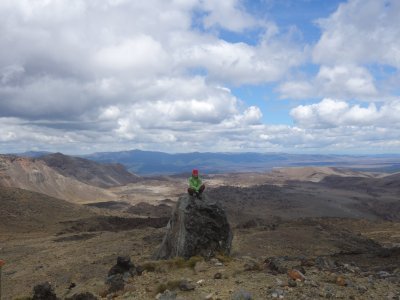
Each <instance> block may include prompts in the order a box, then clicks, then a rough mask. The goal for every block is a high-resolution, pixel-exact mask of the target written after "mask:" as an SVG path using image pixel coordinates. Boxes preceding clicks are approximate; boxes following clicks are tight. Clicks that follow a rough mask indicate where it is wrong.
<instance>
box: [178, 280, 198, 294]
mask: <svg viewBox="0 0 400 300" xmlns="http://www.w3.org/2000/svg"><path fill="white" fill-rule="evenodd" d="M195 288H196V287H195V286H194V284H192V283H190V282H189V281H187V280H182V281H181V282H179V289H180V290H181V291H185V292H187V291H193V290H194V289H195Z"/></svg>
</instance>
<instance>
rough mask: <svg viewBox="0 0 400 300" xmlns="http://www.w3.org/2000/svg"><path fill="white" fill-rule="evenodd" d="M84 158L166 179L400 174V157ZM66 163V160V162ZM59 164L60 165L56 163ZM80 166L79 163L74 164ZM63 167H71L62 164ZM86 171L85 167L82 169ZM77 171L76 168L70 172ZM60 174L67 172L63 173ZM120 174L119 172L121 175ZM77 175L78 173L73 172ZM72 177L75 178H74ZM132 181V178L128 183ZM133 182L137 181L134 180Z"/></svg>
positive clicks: (136, 153) (124, 154) (144, 154)
mask: <svg viewBox="0 0 400 300" xmlns="http://www.w3.org/2000/svg"><path fill="white" fill-rule="evenodd" d="M52 155H54V154H50V153H49V152H43V151H42V152H34V151H30V152H25V153H21V154H18V156H25V157H34V158H40V159H44V160H47V162H48V163H49V158H51V157H52ZM80 157H81V158H84V159H88V160H92V161H95V162H98V163H102V164H114V165H115V164H121V165H123V166H124V167H125V168H126V169H127V170H128V171H130V172H131V173H134V174H138V175H145V176H146V175H163V174H182V173H188V172H190V171H191V170H192V169H193V168H198V169H200V171H201V172H202V173H206V174H218V173H229V172H264V171H269V170H271V169H272V168H276V167H300V166H329V167H346V168H353V169H357V170H365V171H379V172H398V171H400V155H398V154H380V155H329V154H327V155H314V154H287V153H253V152H246V153H212V152H203V153H201V152H191V153H175V154H170V153H164V152H157V151H142V150H131V151H120V152H99V153H93V154H89V155H82V156H80ZM63 159H64V160H65V159H66V157H64V158H63ZM59 160H60V157H58V159H55V158H54V157H52V159H51V161H50V164H51V163H55V164H56V165H57V164H58V163H60V161H59ZM57 161H58V162H57ZM75 162H76V163H77V164H78V165H79V164H80V163H79V162H77V161H76V160H75ZM62 165H64V166H65V165H69V163H68V161H63V162H62ZM82 167H83V168H84V165H82ZM68 168H70V169H71V170H75V167H73V168H71V167H68ZM59 171H60V172H61V173H63V172H64V173H65V172H68V170H60V169H59ZM120 171H121V170H119V171H118V172H120ZM73 172H75V171H73ZM72 175H73V174H72ZM129 180H130V181H132V180H133V178H130V179H129ZM133 181H134V180H133Z"/></svg>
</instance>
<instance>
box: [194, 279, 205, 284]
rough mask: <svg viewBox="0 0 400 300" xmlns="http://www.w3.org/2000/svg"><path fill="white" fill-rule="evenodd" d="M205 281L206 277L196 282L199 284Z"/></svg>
mask: <svg viewBox="0 0 400 300" xmlns="http://www.w3.org/2000/svg"><path fill="white" fill-rule="evenodd" d="M204 282H205V280H204V279H200V280H199V281H197V282H196V284H198V285H203V284H204Z"/></svg>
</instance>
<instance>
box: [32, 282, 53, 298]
mask: <svg viewBox="0 0 400 300" xmlns="http://www.w3.org/2000/svg"><path fill="white" fill-rule="evenodd" d="M32 300H57V295H56V294H55V292H54V290H53V287H52V286H51V284H50V283H48V282H44V283H41V284H38V285H36V286H35V287H34V288H33V297H32Z"/></svg>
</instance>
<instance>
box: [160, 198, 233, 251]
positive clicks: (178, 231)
mask: <svg viewBox="0 0 400 300" xmlns="http://www.w3.org/2000/svg"><path fill="white" fill-rule="evenodd" d="M231 243H232V231H231V228H230V226H229V223H228V220H227V218H226V214H225V211H224V210H223V209H222V207H221V206H220V205H219V204H217V203H216V202H214V201H212V200H210V199H209V198H208V197H207V195H203V199H202V200H199V199H197V198H195V197H191V196H189V195H185V196H183V197H181V198H180V199H179V201H178V203H177V204H176V207H175V209H174V212H173V213H172V216H171V219H170V221H169V223H168V226H167V233H166V235H165V237H164V240H163V242H162V244H161V246H160V248H159V249H158V251H157V252H156V253H155V255H154V258H155V259H169V258H172V257H176V256H181V257H184V258H190V257H192V256H203V257H205V258H210V257H212V256H214V255H215V254H216V253H224V254H229V253H230V250H231Z"/></svg>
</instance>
